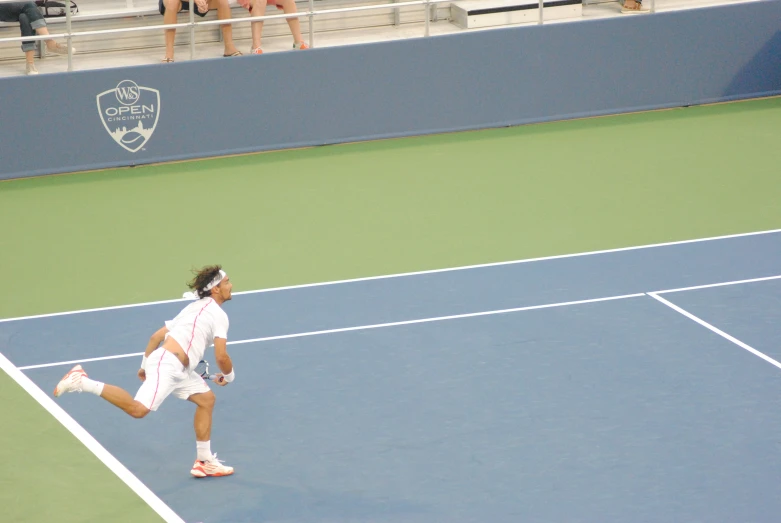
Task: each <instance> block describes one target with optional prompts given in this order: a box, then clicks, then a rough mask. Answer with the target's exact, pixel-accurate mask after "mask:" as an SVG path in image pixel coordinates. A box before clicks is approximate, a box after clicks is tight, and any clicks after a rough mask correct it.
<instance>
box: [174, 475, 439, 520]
mask: <svg viewBox="0 0 781 523" xmlns="http://www.w3.org/2000/svg"><path fill="white" fill-rule="evenodd" d="M192 481H195V482H197V483H198V484H203V483H206V482H208V483H209V484H210V485H209V486H210V487H216V488H209V498H210V499H209V500H208V501H207V502H206V503H205V504H201V503H197V505H198V506H199V513H198V514H197V515H195V514H192V515H188V514H182V513H180V514H179V515H180V516H182V517H183V518H184V520H185V521H186V522H187V523H264V522H271V521H274V522H281V521H295V522H297V523H305V522H309V521H311V522H316V521H317V522H322V521H341V522H349V521H405V522H410V523H414V522H417V521H424V520H426V519H427V518H426V517H424V515H425V514H428V513H430V509H429V508H427V507H426V506H424V505H422V504H420V503H414V502H411V501H403V500H394V499H381V498H375V499H371V498H369V497H367V496H364V495H361V494H360V493H357V492H334V491H328V490H322V489H310V488H306V487H293V486H283V485H277V484H272V483H267V482H263V481H259V480H252V479H249V478H247V477H241V476H240V475H238V474H237V475H235V476H233V477H230V478H205V479H199V480H192ZM218 491H219V492H218ZM160 494H162V495H163V498H164V499H165V498H166V497H167V496H166V493H165V492H160ZM204 505H205V506H208V509H206V510H204V508H203V507H204ZM188 516H189V517H188ZM193 516H195V517H193Z"/></svg>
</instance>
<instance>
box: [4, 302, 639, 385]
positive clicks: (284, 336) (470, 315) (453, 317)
mask: <svg viewBox="0 0 781 523" xmlns="http://www.w3.org/2000/svg"><path fill="white" fill-rule="evenodd" d="M641 296H645V295H644V294H643V293H642V292H641V293H637V294H624V295H621V296H608V297H607V298H594V299H590V300H578V301H567V302H561V303H548V304H545V305H530V306H528V307H517V308H514V309H501V310H493V311H485V312H470V313H466V314H454V315H451V316H437V317H434V318H423V319H418V320H406V321H394V322H390V323H376V324H373V325H360V326H357V327H343V328H339V329H328V330H321V331H311V332H299V333H297V334H282V335H280V336H268V337H266V338H252V339H249V340H237V341H229V342H228V345H241V344H245V343H258V342H262V341H272V340H286V339H290V338H303V337H305V336H319V335H322V334H335V333H337V332H351V331H360V330H370V329H380V328H384V327H396V326H399V325H413V324H416V323H431V322H435V321H446V320H457V319H462V318H474V317H477V316H492V315H496V314H506V313H510V312H521V311H530V310H536V309H550V308H553V307H566V306H568V305H584V304H586V303H597V302H601V301H612V300H623V299H626V298H638V297H641ZM141 355H142V353H140V352H136V353H132V354H119V355H116V356H105V357H100V358H90V359H84V360H70V361H59V362H56V363H43V364H40V365H28V366H26V367H19V370H29V369H41V368H44V367H56V366H59V365H70V364H76V363H82V362H85V361H100V360H108V359H116V358H130V357H132V356H141Z"/></svg>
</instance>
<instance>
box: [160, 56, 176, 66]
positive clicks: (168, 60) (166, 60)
mask: <svg viewBox="0 0 781 523" xmlns="http://www.w3.org/2000/svg"><path fill="white" fill-rule="evenodd" d="M173 61H174V59H173V58H168V57H167V56H166V57H165V58H163V60H162V62H163V63H164V64H170V63H172V62H173Z"/></svg>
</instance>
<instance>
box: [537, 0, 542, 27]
mask: <svg viewBox="0 0 781 523" xmlns="http://www.w3.org/2000/svg"><path fill="white" fill-rule="evenodd" d="M539 5H540V7H539V10H540V17H539V20H538V21H537V25H542V20H543V18H542V7H543V5H542V0H539Z"/></svg>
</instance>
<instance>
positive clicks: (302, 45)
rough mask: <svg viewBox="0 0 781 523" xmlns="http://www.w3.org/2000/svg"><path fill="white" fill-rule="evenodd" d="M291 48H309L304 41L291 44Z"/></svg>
mask: <svg viewBox="0 0 781 523" xmlns="http://www.w3.org/2000/svg"><path fill="white" fill-rule="evenodd" d="M293 49H309V46H308V45H306V43H305V42H297V43H295V44H293Z"/></svg>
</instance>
